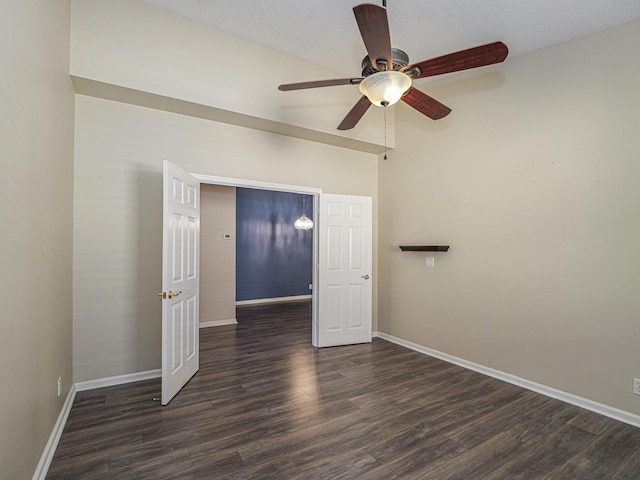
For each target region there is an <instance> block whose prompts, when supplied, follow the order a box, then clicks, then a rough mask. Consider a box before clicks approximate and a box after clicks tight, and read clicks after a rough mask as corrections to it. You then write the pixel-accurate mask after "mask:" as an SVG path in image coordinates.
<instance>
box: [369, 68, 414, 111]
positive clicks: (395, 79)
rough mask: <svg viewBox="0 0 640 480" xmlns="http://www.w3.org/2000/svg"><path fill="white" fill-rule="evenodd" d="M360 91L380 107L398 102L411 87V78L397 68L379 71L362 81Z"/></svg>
mask: <svg viewBox="0 0 640 480" xmlns="http://www.w3.org/2000/svg"><path fill="white" fill-rule="evenodd" d="M359 86H360V91H361V92H362V94H363V95H364V96H365V97H367V98H368V99H369V101H370V102H371V103H373V104H374V105H377V106H378V107H388V106H389V105H393V104H394V103H396V102H397V101H398V100H400V98H401V97H402V95H404V93H405V92H406V91H407V90H409V88H410V87H411V78H410V77H409V76H408V75H406V74H404V73H402V72H397V71H395V70H388V71H385V72H377V73H374V74H372V75H369V76H368V77H367V78H365V79H364V80H362V82H360V85H359Z"/></svg>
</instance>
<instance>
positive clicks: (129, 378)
mask: <svg viewBox="0 0 640 480" xmlns="http://www.w3.org/2000/svg"><path fill="white" fill-rule="evenodd" d="M161 376H162V370H160V369H157V370H148V371H146V372H136V373H128V374H126V375H116V376H115V377H106V378H98V379H96V380H87V381H86V382H77V383H76V391H78V392H84V391H85V390H93V389H95V388H102V387H112V386H113V385H122V384H123V383H131V382H140V381H142V380H150V379H152V378H159V377H161Z"/></svg>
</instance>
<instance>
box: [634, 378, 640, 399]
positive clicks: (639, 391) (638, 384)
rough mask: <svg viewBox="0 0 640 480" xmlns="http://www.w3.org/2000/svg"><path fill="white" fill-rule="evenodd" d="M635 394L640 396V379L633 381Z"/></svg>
mask: <svg viewBox="0 0 640 480" xmlns="http://www.w3.org/2000/svg"><path fill="white" fill-rule="evenodd" d="M633 393H635V394H636V395H640V378H634V379H633Z"/></svg>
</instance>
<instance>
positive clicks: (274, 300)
mask: <svg viewBox="0 0 640 480" xmlns="http://www.w3.org/2000/svg"><path fill="white" fill-rule="evenodd" d="M311 298H312V296H311V295H294V296H292V297H274V298H256V299H255V300H239V301H237V302H236V305H257V304H260V303H279V302H295V301H296V300H311Z"/></svg>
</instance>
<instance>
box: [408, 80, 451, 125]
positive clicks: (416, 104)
mask: <svg viewBox="0 0 640 480" xmlns="http://www.w3.org/2000/svg"><path fill="white" fill-rule="evenodd" d="M402 100H403V101H404V102H405V103H407V104H409V105H411V106H412V107H413V108H415V109H416V110H418V111H419V112H420V113H422V114H424V115H426V116H427V117H429V118H431V119H433V120H439V119H440V118H442V117H446V116H447V115H449V113H451V109H450V108H449V107H447V106H446V105H444V104H442V103H440V102H439V101H438V100H436V99H435V98H433V97H430V96H429V95H427V94H426V93H424V92H422V91H420V90H417V89H415V88H413V87H411V88H410V89H409V93H407V94H406V95H405V96H404V97H402Z"/></svg>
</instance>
